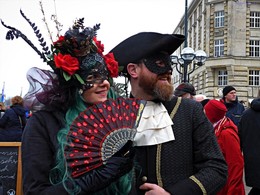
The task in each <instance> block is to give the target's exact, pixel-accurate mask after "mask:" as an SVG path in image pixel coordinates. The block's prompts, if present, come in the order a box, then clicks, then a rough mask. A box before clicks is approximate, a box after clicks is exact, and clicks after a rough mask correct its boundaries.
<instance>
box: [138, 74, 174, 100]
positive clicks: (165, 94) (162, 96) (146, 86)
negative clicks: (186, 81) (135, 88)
mask: <svg viewBox="0 0 260 195" xmlns="http://www.w3.org/2000/svg"><path fill="white" fill-rule="evenodd" d="M161 77H165V75H158V76H157V77H156V78H154V77H151V76H146V75H145V74H142V77H140V81H139V86H140V87H141V88H142V89H143V90H144V92H145V93H147V94H149V95H151V96H153V97H154V99H159V100H161V101H167V100H170V99H171V97H172V94H173V86H172V84H171V75H170V74H167V80H168V84H166V83H161V82H158V80H159V79H160V78H161Z"/></svg>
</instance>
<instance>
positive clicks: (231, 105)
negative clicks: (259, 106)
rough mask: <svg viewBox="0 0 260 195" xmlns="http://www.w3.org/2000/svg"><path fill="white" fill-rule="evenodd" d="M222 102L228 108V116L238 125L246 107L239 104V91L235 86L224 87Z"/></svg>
mask: <svg viewBox="0 0 260 195" xmlns="http://www.w3.org/2000/svg"><path fill="white" fill-rule="evenodd" d="M220 101H221V102H222V103H224V104H225V106H226V107H227V110H228V111H227V113H226V116H227V117H228V118H230V119H231V120H232V121H233V122H234V123H235V125H238V122H239V120H240V118H241V116H242V113H243V112H244V110H245V107H244V106H243V105H242V104H241V103H239V102H238V98H237V90H236V89H235V88H234V87H233V86H226V87H224V89H223V98H222V99H221V100H220Z"/></svg>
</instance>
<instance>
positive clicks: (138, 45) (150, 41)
mask: <svg viewBox="0 0 260 195" xmlns="http://www.w3.org/2000/svg"><path fill="white" fill-rule="evenodd" d="M184 40H185V36H183V35H180V34H160V33H156V32H141V33H138V34H135V35H133V36H131V37H129V38H127V39H125V40H124V41H122V42H121V43H119V44H118V45H117V46H116V47H114V48H113V49H112V50H111V51H110V52H112V53H113V54H114V57H115V59H116V60H117V61H118V65H119V66H120V67H124V68H123V70H122V73H125V74H127V70H126V65H127V64H129V63H131V62H132V63H136V62H138V61H139V60H141V59H144V58H146V57H149V56H151V55H152V54H156V53H159V52H166V53H168V54H169V55H171V54H172V53H173V52H174V51H175V50H176V49H177V48H178V47H179V46H180V45H181V44H182V43H183V41H184Z"/></svg>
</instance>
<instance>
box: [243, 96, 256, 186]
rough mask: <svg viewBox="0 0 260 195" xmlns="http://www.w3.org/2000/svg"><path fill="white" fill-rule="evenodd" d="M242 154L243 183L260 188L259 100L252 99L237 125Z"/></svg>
mask: <svg viewBox="0 0 260 195" xmlns="http://www.w3.org/2000/svg"><path fill="white" fill-rule="evenodd" d="M238 131H239V136H240V140H241V147H242V150H243V154H244V163H245V181H246V185H247V186H250V187H256V188H260V98H258V99H254V100H253V101H252V103H251V108H249V109H247V110H246V111H245V112H244V113H243V115H242V118H241V120H240V122H239V125H238Z"/></svg>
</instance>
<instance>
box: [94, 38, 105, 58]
mask: <svg viewBox="0 0 260 195" xmlns="http://www.w3.org/2000/svg"><path fill="white" fill-rule="evenodd" d="M93 41H94V42H95V44H96V46H97V53H98V54H100V55H102V53H103V52H104V45H103V44H102V43H101V41H98V40H97V38H96V37H93Z"/></svg>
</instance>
